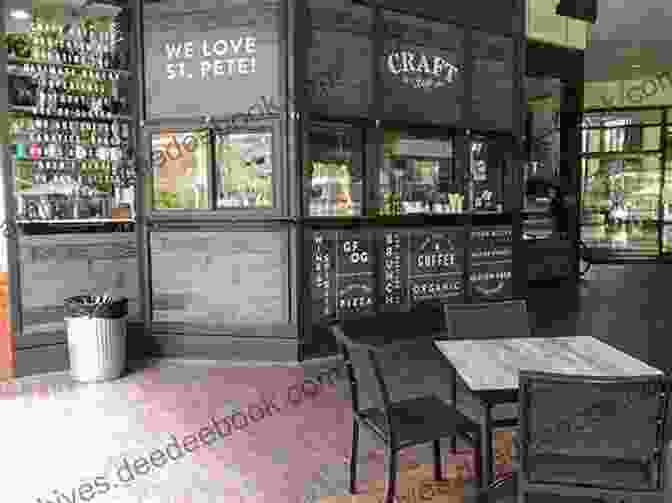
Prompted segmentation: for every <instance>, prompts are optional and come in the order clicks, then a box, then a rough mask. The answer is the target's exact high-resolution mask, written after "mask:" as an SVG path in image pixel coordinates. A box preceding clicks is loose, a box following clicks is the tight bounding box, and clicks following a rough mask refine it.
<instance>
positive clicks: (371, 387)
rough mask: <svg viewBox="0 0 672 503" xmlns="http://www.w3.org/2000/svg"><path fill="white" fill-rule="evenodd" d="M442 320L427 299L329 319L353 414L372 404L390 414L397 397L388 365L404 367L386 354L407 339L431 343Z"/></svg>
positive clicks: (395, 368) (372, 406) (441, 325)
mask: <svg viewBox="0 0 672 503" xmlns="http://www.w3.org/2000/svg"><path fill="white" fill-rule="evenodd" d="M444 321H445V320H444V315H443V311H442V309H441V306H440V305H437V304H427V303H423V304H418V305H417V306H415V307H414V308H413V309H411V310H410V311H400V312H381V313H376V314H375V315H365V316H362V317H360V318H356V319H347V320H334V321H332V323H331V324H330V329H331V332H332V334H333V335H334V337H335V338H336V340H337V342H338V344H339V347H340V349H341V354H342V355H343V359H344V363H345V367H346V371H347V375H348V379H349V381H350V396H351V399H352V406H353V412H354V413H355V414H359V413H361V412H362V411H363V410H364V409H369V408H375V409H377V410H379V411H380V412H382V413H384V414H386V415H387V416H388V418H389V415H388V412H389V409H390V407H391V405H392V404H393V402H394V401H397V400H395V396H393V393H392V392H391V390H390V389H389V387H388V385H387V379H386V376H388V375H389V373H390V372H389V371H388V367H393V368H392V369H391V372H395V373H396V374H399V373H400V367H401V369H404V368H405V365H404V364H403V363H402V364H400V363H399V362H398V360H397V361H391V362H390V361H388V358H387V357H388V356H389V355H390V353H391V352H394V350H395V349H396V350H400V349H401V348H403V344H404V343H406V342H407V343H409V344H416V343H418V342H420V343H422V342H423V340H424V342H426V343H427V344H428V345H431V343H432V341H433V336H434V335H436V333H437V332H440V331H442V330H443V329H444V328H445V324H444ZM396 377H398V375H397V376H396ZM388 426H389V425H388ZM388 431H391V430H388Z"/></svg>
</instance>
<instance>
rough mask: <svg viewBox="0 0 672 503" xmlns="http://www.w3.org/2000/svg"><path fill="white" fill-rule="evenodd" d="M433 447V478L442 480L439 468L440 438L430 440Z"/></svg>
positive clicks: (441, 472)
mask: <svg viewBox="0 0 672 503" xmlns="http://www.w3.org/2000/svg"><path fill="white" fill-rule="evenodd" d="M432 447H433V449H434V480H443V471H442V469H441V440H434V442H432Z"/></svg>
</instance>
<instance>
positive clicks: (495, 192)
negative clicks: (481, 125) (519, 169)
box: [467, 135, 513, 211]
mask: <svg viewBox="0 0 672 503" xmlns="http://www.w3.org/2000/svg"><path fill="white" fill-rule="evenodd" d="M510 147H511V140H510V139H509V138H506V137H504V136H485V135H474V136H472V137H471V139H470V149H469V150H470V160H469V162H470V173H469V177H468V179H469V183H468V186H467V190H468V192H469V197H468V200H469V201H470V206H469V209H472V210H476V211H502V210H504V209H505V208H507V207H510V206H511V204H510V203H511V199H512V196H513V194H512V191H511V187H513V179H512V172H513V170H512V169H508V166H507V164H508V163H509V161H510V158H511V156H510V151H511V149H510Z"/></svg>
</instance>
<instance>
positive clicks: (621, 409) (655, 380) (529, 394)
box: [519, 371, 669, 492]
mask: <svg viewBox="0 0 672 503" xmlns="http://www.w3.org/2000/svg"><path fill="white" fill-rule="evenodd" d="M519 398H520V412H519V414H520V419H519V420H520V435H519V438H520V445H519V447H520V476H521V479H520V480H521V482H522V483H521V490H524V486H525V484H526V483H535V484H536V483H541V484H560V485H566V486H581V487H589V488H591V487H592V488H600V489H620V490H638V491H641V490H644V491H648V490H650V491H654V492H655V491H661V490H662V488H663V473H664V467H665V466H666V448H665V440H666V435H665V422H666V421H665V418H666V416H667V407H668V401H669V380H668V378H666V377H665V376H662V375H661V376H642V377H594V376H577V375H560V374H552V373H545V372H532V371H521V372H520V388H519Z"/></svg>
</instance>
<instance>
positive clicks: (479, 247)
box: [469, 226, 513, 301]
mask: <svg viewBox="0 0 672 503" xmlns="http://www.w3.org/2000/svg"><path fill="white" fill-rule="evenodd" d="M512 237H513V231H512V229H511V227H510V226H497V227H490V228H476V229H474V230H472V231H471V236H470V238H471V239H470V255H471V270H470V272H469V283H470V286H471V295H472V299H474V300H475V301H485V300H495V299H502V298H508V297H511V295H512V293H513V274H512V271H513V244H512Z"/></svg>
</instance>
